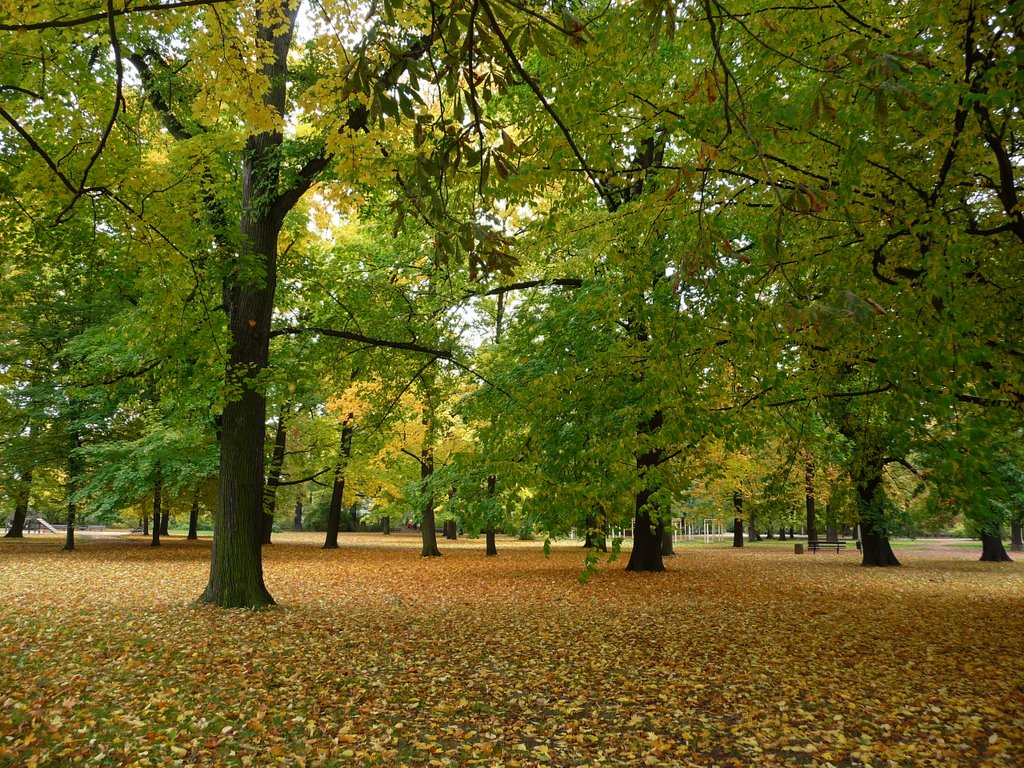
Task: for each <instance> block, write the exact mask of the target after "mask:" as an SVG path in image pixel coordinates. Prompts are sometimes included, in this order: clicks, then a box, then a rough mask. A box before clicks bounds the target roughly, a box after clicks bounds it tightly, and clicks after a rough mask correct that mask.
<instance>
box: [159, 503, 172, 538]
mask: <svg viewBox="0 0 1024 768" xmlns="http://www.w3.org/2000/svg"><path fill="white" fill-rule="evenodd" d="M170 527H171V507H170V506H169V505H168V504H164V505H163V507H162V509H161V512H160V535H161V536H170V535H171V534H170V531H169V528H170Z"/></svg>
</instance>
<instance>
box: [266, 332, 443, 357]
mask: <svg viewBox="0 0 1024 768" xmlns="http://www.w3.org/2000/svg"><path fill="white" fill-rule="evenodd" d="M304 333H318V334H320V335H321V336H329V337H331V338H333V339H345V340H347V341H357V342H359V343H361V344H367V345H368V346H371V347H386V348H388V349H401V350H404V351H406V352H419V353H420V354H424V355H430V356H431V357H439V358H441V359H442V360H452V358H453V357H454V354H455V353H454V352H452V351H451V350H450V349H433V348H432V347H425V346H423V345H422V344H417V343H416V342H412V341H390V340H388V339H375V338H372V337H370V336H365V335H363V334H361V333H352V332H351V331H338V330H335V329H333V328H319V327H309V328H296V327H294V326H289V327H287V328H278V329H276V330H273V331H271V332H270V338H274V337H276V336H299V335H301V334H304Z"/></svg>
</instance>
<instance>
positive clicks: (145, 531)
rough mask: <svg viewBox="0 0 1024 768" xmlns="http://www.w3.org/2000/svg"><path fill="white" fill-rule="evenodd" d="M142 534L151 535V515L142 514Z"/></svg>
mask: <svg viewBox="0 0 1024 768" xmlns="http://www.w3.org/2000/svg"><path fill="white" fill-rule="evenodd" d="M142 535H143V536H149V515H147V514H143V515H142Z"/></svg>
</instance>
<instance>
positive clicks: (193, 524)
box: [188, 492, 199, 541]
mask: <svg viewBox="0 0 1024 768" xmlns="http://www.w3.org/2000/svg"><path fill="white" fill-rule="evenodd" d="M188 538H189V539H190V540H191V541H195V540H197V539H198V538H199V493H198V492H196V494H195V495H194V496H193V497H192V509H190V510H189V513H188Z"/></svg>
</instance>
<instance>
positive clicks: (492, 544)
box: [484, 525, 498, 557]
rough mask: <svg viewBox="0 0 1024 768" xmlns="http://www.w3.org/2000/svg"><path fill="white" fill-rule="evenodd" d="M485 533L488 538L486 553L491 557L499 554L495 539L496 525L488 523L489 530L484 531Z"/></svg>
mask: <svg viewBox="0 0 1024 768" xmlns="http://www.w3.org/2000/svg"><path fill="white" fill-rule="evenodd" d="M484 535H485V536H486V538H487V549H486V552H485V554H486V555H488V556H489V557H494V556H495V555H497V554H498V544H497V541H496V540H495V535H494V526H493V525H488V526H487V530H486V531H485V532H484Z"/></svg>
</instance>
